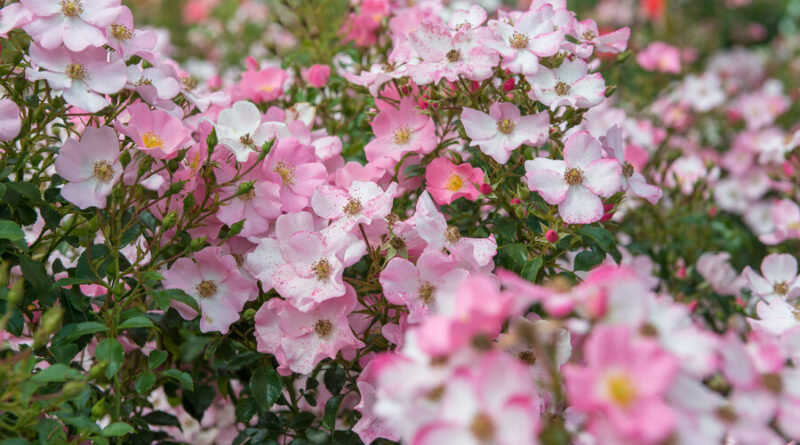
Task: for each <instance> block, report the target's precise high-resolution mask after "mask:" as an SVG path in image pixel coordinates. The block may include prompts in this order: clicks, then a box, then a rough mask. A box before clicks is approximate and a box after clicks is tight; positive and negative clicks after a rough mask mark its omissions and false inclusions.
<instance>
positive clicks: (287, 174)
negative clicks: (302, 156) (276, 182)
mask: <svg viewBox="0 0 800 445" xmlns="http://www.w3.org/2000/svg"><path fill="white" fill-rule="evenodd" d="M272 171H274V172H275V173H277V174H279V175H280V176H281V182H283V185H293V184H294V167H293V166H290V165H286V163H285V162H283V161H278V162H277V163H276V164H275V168H274V169H273V170H272Z"/></svg>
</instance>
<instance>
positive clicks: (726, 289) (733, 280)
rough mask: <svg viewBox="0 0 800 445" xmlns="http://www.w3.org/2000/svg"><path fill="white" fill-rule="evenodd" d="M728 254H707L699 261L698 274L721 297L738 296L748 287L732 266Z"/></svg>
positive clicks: (701, 256)
mask: <svg viewBox="0 0 800 445" xmlns="http://www.w3.org/2000/svg"><path fill="white" fill-rule="evenodd" d="M730 259H731V254H730V253H728V252H705V253H703V254H702V255H700V258H698V259H697V265H696V267H697V273H699V274H700V276H702V277H703V278H704V279H705V280H706V281H707V282H708V283H709V284H710V285H711V287H712V288H714V292H716V293H718V294H720V295H738V294H739V290H740V289H741V288H742V287H744V286H745V285H746V283H745V280H744V278H742V277H741V276H740V275H739V274H738V273H737V272H736V269H734V268H733V266H731V264H730Z"/></svg>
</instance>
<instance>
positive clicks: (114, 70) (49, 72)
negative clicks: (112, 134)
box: [25, 0, 127, 113]
mask: <svg viewBox="0 0 800 445" xmlns="http://www.w3.org/2000/svg"><path fill="white" fill-rule="evenodd" d="M42 1H44V0H42ZM30 56H31V63H32V64H33V67H32V68H28V69H27V70H26V71H25V75H26V77H27V78H28V80H46V81H47V83H48V85H50V88H52V89H53V90H55V91H57V92H60V93H61V95H63V96H64V100H66V101H67V103H68V104H70V105H73V106H76V107H78V108H80V109H82V110H85V111H88V112H90V113H96V112H98V111H100V110H102V109H103V108H105V107H106V106H107V105H108V101H107V100H106V98H105V96H104V95H106V94H114V93H117V92H119V91H120V90H121V89H122V88H123V87H124V86H125V83H126V81H127V76H126V75H125V73H126V70H125V64H124V63H123V62H122V60H121V59H119V58H112V60H111V61H108V60H107V57H108V55H107V53H106V50H105V49H103V48H87V49H85V50H82V51H80V52H72V51H69V50H68V49H66V48H63V47H57V48H56V49H53V50H47V49H45V48H43V47H41V46H39V45H38V44H32V45H31V46H30ZM37 68H42V69H43V71H39V70H38V69H37Z"/></svg>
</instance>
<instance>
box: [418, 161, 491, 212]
mask: <svg viewBox="0 0 800 445" xmlns="http://www.w3.org/2000/svg"><path fill="white" fill-rule="evenodd" d="M425 182H426V183H427V190H428V191H429V192H430V194H431V195H432V196H433V199H434V200H436V203H437V204H440V205H447V204H450V203H451V202H453V201H455V200H456V199H458V198H461V197H463V198H466V199H468V200H470V201H474V200H476V199H478V196H480V191H479V190H478V188H479V187H480V186H481V185H483V170H481V169H480V168H478V167H473V166H472V165H470V164H468V163H466V162H465V163H463V164H461V165H455V164H453V163H452V162H450V160H449V159H447V158H436V159H434V160H433V161H432V162H431V163H430V164H428V168H426V169H425Z"/></svg>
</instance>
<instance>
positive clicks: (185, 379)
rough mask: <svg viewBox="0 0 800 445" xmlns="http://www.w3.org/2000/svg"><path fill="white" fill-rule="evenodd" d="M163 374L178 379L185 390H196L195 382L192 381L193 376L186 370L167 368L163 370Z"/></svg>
mask: <svg viewBox="0 0 800 445" xmlns="http://www.w3.org/2000/svg"><path fill="white" fill-rule="evenodd" d="M161 375H163V376H165V377H171V378H173V379H175V380H177V381H178V382H180V384H181V386H183V389H185V390H188V391H194V382H192V376H191V375H189V374H188V373H186V372H183V371H181V370H179V369H167V370H166V371H163V372H161Z"/></svg>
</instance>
